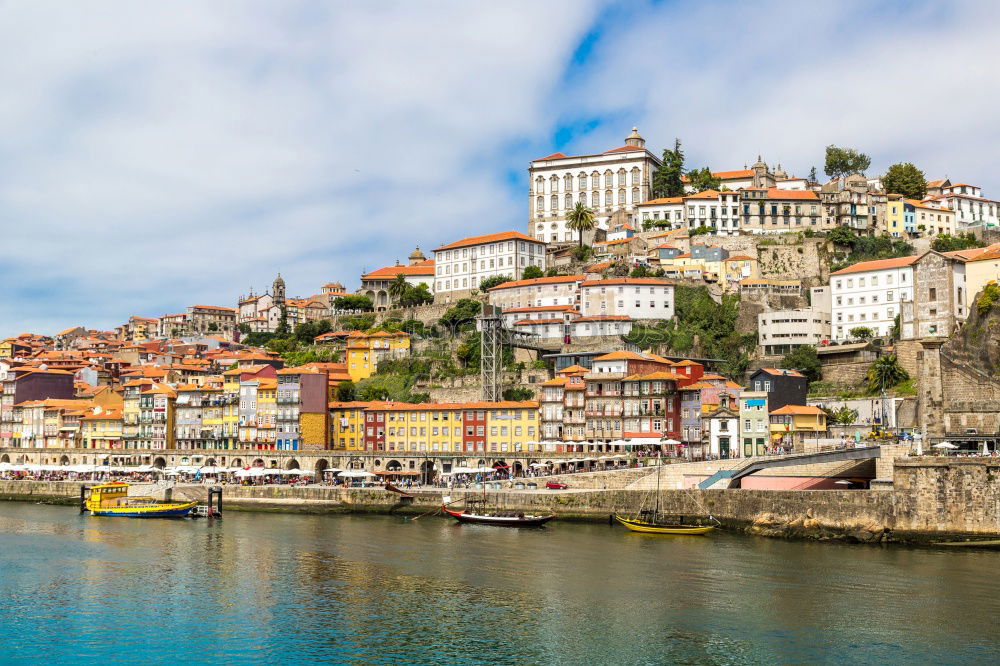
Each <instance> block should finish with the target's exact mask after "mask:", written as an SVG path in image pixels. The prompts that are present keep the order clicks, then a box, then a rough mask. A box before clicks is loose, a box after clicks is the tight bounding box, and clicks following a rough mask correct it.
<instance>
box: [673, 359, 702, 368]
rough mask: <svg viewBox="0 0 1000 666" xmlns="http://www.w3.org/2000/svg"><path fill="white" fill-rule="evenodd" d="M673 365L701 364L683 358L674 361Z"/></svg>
mask: <svg viewBox="0 0 1000 666" xmlns="http://www.w3.org/2000/svg"><path fill="white" fill-rule="evenodd" d="M674 365H676V366H677V367H685V366H688V365H701V363H697V362H695V361H692V360H690V359H684V360H683V361H677V362H676V363H674Z"/></svg>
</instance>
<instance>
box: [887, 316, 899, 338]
mask: <svg viewBox="0 0 1000 666" xmlns="http://www.w3.org/2000/svg"><path fill="white" fill-rule="evenodd" d="M889 337H890V338H891V339H893V340H899V315H896V316H895V317H894V318H893V320H892V327H891V328H890V329H889Z"/></svg>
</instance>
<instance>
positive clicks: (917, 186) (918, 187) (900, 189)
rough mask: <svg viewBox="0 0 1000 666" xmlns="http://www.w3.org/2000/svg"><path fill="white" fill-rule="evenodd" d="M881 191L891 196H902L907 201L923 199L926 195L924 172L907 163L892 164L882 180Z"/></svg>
mask: <svg viewBox="0 0 1000 666" xmlns="http://www.w3.org/2000/svg"><path fill="white" fill-rule="evenodd" d="M882 189H883V190H885V191H886V192H889V193H891V194H902V195H903V196H904V197H906V198H907V199H923V198H924V195H925V194H927V178H926V177H925V176H924V172H923V171H921V170H920V169H918V168H917V167H915V166H913V165H912V164H910V163H909V162H901V163H899V164H893V165H892V166H891V167H889V170H888V171H886V172H885V176H884V177H883V178H882Z"/></svg>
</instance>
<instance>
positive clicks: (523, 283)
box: [490, 275, 586, 291]
mask: <svg viewBox="0 0 1000 666" xmlns="http://www.w3.org/2000/svg"><path fill="white" fill-rule="evenodd" d="M585 278H586V276H583V275H554V276H552V277H540V278H531V279H529V280H513V281H511V282H504V283H503V284H498V285H497V286H495V287H490V291H496V290H497V289H513V288H515V287H531V286H534V285H541V284H561V283H563V282H582V281H583V280H584V279H585Z"/></svg>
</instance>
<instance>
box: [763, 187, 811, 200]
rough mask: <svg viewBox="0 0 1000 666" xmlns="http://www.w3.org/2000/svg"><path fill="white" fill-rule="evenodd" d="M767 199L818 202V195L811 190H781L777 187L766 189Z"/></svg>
mask: <svg viewBox="0 0 1000 666" xmlns="http://www.w3.org/2000/svg"><path fill="white" fill-rule="evenodd" d="M767 198H768V199H797V200H801V201H819V195H817V194H816V193H815V192H813V191H812V190H782V189H779V188H777V187H769V188H767Z"/></svg>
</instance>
